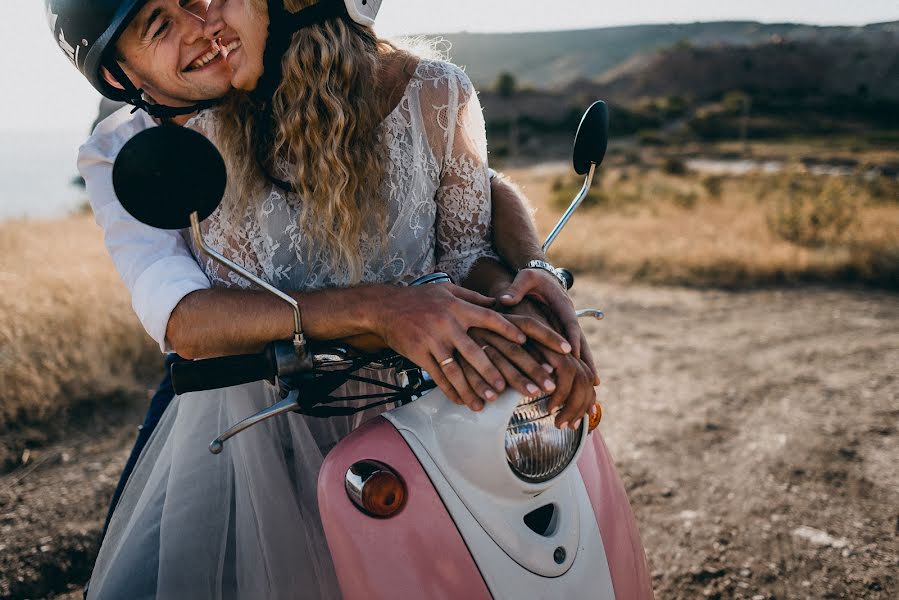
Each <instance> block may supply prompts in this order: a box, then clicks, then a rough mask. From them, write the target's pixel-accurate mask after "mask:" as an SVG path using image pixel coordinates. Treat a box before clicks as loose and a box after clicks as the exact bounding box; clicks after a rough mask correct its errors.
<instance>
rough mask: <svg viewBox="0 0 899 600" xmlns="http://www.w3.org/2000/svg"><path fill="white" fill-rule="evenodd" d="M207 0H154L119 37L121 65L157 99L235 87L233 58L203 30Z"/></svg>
mask: <svg viewBox="0 0 899 600" xmlns="http://www.w3.org/2000/svg"><path fill="white" fill-rule="evenodd" d="M208 5H209V0H149V1H148V2H147V3H146V4H144V6H143V8H141V10H140V12H139V13H138V14H137V16H135V17H134V19H133V20H132V21H131V23H130V24H129V25H128V28H127V29H126V30H125V31H124V32H123V33H122V36H121V37H120V38H119V40H118V43H117V44H116V48H117V50H118V54H119V58H120V59H123V60H120V61H119V62H120V63H121V65H122V69H123V70H124V71H125V73H126V74H127V75H128V78H129V79H130V80H131V82H132V83H133V84H134V85H135V86H136V87H138V88H140V89H143V90H144V92H146V93H147V94H148V95H149V96H150V97H151V98H153V100H154V101H155V102H157V103H158V104H163V105H166V106H189V105H191V104H195V103H197V102H200V101H203V100H212V99H214V98H220V97H222V96H224V95H225V94H226V93H227V92H228V91H229V90H230V89H231V69H230V67H229V66H228V62H227V61H226V60H225V57H224V56H223V55H222V53H221V51H220V49H219V47H218V45H217V44H216V43H215V42H214V41H212V40H209V39H207V38H206V37H204V34H203V26H204V17H205V14H206V8H207V7H208Z"/></svg>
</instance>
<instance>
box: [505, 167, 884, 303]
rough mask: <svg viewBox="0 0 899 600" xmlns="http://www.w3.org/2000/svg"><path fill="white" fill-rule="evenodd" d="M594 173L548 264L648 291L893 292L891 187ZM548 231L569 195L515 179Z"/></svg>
mask: <svg viewBox="0 0 899 600" xmlns="http://www.w3.org/2000/svg"><path fill="white" fill-rule="evenodd" d="M662 165H664V163H661V164H660V165H659V166H658V167H649V166H646V165H640V166H617V167H610V168H606V169H604V170H603V174H602V176H601V177H600V178H599V183H598V187H597V189H596V190H595V191H594V192H593V193H592V195H591V198H590V199H589V201H587V202H585V205H584V209H583V210H582V212H580V213H578V214H577V215H576V216H575V217H574V218H573V219H572V220H571V222H570V224H569V226H568V228H567V229H566V230H565V231H564V232H563V233H562V235H560V236H559V238H558V240H557V242H556V245H555V246H554V247H553V248H552V249H551V251H550V254H551V257H552V258H553V260H554V262H557V263H558V264H561V265H565V266H567V267H570V268H573V269H576V270H579V271H590V272H595V273H598V274H604V275H609V276H617V277H624V278H631V279H639V280H646V281H651V282H657V283H674V284H686V285H714V286H724V287H740V286H753V285H767V284H773V283H793V282H802V281H816V282H833V283H848V282H863V283H867V284H873V285H877V286H882V287H888V288H899V183H897V182H896V181H895V180H894V179H888V178H885V177H871V176H863V175H858V176H851V177H828V176H813V175H809V174H806V173H804V172H802V171H801V169H800V168H799V167H789V168H788V169H787V170H786V171H785V172H784V173H781V174H776V175H764V174H754V173H753V174H747V175H739V176H721V175H700V174H696V173H691V172H687V173H680V171H679V169H675V168H673V167H672V168H662ZM509 174H510V175H511V176H512V177H513V178H514V179H515V180H517V181H519V183H521V184H522V185H523V186H524V187H525V192H526V194H527V195H528V197H529V198H530V199H531V201H532V202H533V204H534V205H535V206H536V208H537V220H538V226H539V228H540V230H541V231H548V230H549V229H550V228H551V227H552V225H553V224H554V223H555V220H556V219H557V218H558V215H559V214H560V213H561V211H562V210H564V208H565V207H566V206H567V205H568V202H570V200H571V197H572V196H573V195H574V193H575V192H576V191H577V190H578V189H579V188H580V184H581V180H580V179H579V178H576V177H574V176H571V175H568V173H567V172H566V171H565V170H564V168H562V167H559V168H558V169H557V170H555V171H553V170H547V169H545V168H541V169H530V170H528V169H518V170H512V171H510V172H509Z"/></svg>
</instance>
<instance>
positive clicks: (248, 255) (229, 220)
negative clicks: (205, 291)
mask: <svg viewBox="0 0 899 600" xmlns="http://www.w3.org/2000/svg"><path fill="white" fill-rule="evenodd" d="M216 119H217V113H216V109H214V108H213V109H207V110H204V111H202V112H200V113H199V114H197V115H196V116H194V117H192V118H191V119H190V120H189V121H188V122H187V123H186V124H185V127H188V128H190V129H193V130H194V131H196V132H198V133H201V134H202V135H203V136H205V137H206V138H207V139H208V140H209V141H211V142H212V143H213V144H214V145H216V146H218V144H217V139H216ZM226 161H227V159H226ZM271 202H272V198H269V199H268V200H267V201H266V202H264V203H261V204H263V205H264V206H267V205H268V204H269V203H271ZM256 217H257V215H256V214H255V212H254V204H253V203H246V204H243V205H241V204H240V203H239V202H237V199H236V198H235V197H234V195H233V193H232V188H231V186H230V185H229V186H228V187H227V188H226V190H225V195H224V197H223V198H222V202H221V204H220V205H219V207H218V208H217V209H216V210H215V212H213V213H212V214H211V215H210V216H209V217H208V218H207V219H206V220H204V221H203V222H202V223H200V231H201V232H202V234H203V240H204V241H205V242H206V244H207V245H208V246H209V247H210V248H212V249H213V250H215V251H216V252H218V253H219V254H221V255H223V256H225V257H226V258H228V259H230V260H232V261H233V262H235V263H237V264H238V265H240V266H241V267H243V268H245V269H247V270H248V271H250V272H251V273H253V274H254V275H256V276H257V277H262V278H263V279H267V277H266V273H264V272H262V270H261V269H260V266H259V265H260V261H259V255H258V254H259V253H258V250H259V248H258V244H259V242H260V240H261V238H262V236H261V235H260V234H259V225H258V222H257V220H256ZM185 233H186V235H185V237H186V238H187V242H188V244H189V246H190V249H191V251H192V252H193V255H194V258H195V259H196V260H197V262H198V263H199V265H200V267H201V268H202V269H203V271H204V272H205V273H206V276H207V277H208V278H209V281H210V282H211V283H212V285H213V286H214V287H236V288H250V287H252V285H253V284H252V283H251V282H250V281H249V280H247V279H244V278H243V277H241V276H240V275H238V274H237V273H235V272H234V271H232V270H231V269H228V268H227V267H225V266H223V265H221V264H219V263H218V262H216V261H214V260H212V259H211V258H209V257H208V256H205V255H203V254H201V253H200V250H199V248H197V246H196V244H195V243H194V240H193V238H192V236H191V235H190V234H189V233H187V232H185Z"/></svg>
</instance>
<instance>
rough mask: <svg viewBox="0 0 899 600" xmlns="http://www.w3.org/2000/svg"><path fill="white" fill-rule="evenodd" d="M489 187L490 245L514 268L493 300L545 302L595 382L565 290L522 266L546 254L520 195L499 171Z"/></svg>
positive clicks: (538, 271) (590, 357) (543, 274)
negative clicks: (490, 212) (509, 277)
mask: <svg viewBox="0 0 899 600" xmlns="http://www.w3.org/2000/svg"><path fill="white" fill-rule="evenodd" d="M490 191H491V195H492V199H493V245H494V247H495V248H496V251H497V253H498V254H499V255H500V257H501V258H502V260H503V262H504V263H505V264H506V265H507V266H509V267H510V268H511V269H512V270H513V272H518V274H517V276H516V277H515V280H514V282H512V284H511V285H509V286H508V287H506V288H505V289H504V290H500V291H499V292H498V293H497V294H496V298H497V300H498V301H499V302H500V303H501V304H503V305H504V306H507V307H513V306H516V305H518V304H519V303H521V302H522V300H524V299H525V298H532V299H534V300H537V301H538V302H540V303H542V304H543V305H545V306H546V307H547V308H548V309H549V311H550V312H551V313H552V314H553V315H554V316H555V318H556V319H557V320H558V322H559V325H560V327H561V331H562V333H564V335H565V337H566V338H567V339H568V341H569V342H571V345H572V347H573V349H574V355H575V356H576V357H578V358H580V359H581V360H583V361H584V363H586V365H587V366H588V368H589V369H590V371H591V373H592V375H593V380H594V381H595V383H596V384H597V385H598V384H599V375H598V374H597V372H596V367H595V365H594V364H593V355H592V353H591V352H590V347H589V346H588V345H587V340H586V337H585V336H584V332H583V330H582V329H581V326H580V324H579V323H578V320H577V315H576V314H575V311H574V305H573V304H572V302H571V298H569V296H568V293H567V291H566V290H564V289H562V286H561V285H560V284H559V281H558V280H557V279H556V278H555V277H553V276H552V275H551V274H550V273H548V272H546V271H543V270H541V269H525V267H526V266H527V264H528V262H529V261H532V260H544V261H545V260H546V255H545V254H544V253H543V243H542V242H541V241H540V238H539V237H538V236H537V230H536V228H535V227H534V222H533V219H531V214H530V211H529V210H528V207H527V202H526V199H525V197H524V195H523V194H522V193H521V190H519V188H518V187H517V186H516V185H514V184H513V183H512V182H511V181H509V180H508V179H507V178H506V177H504V176H503V175H501V174H497V175H496V176H495V177H493V178H492V179H491V185H490ZM522 269H523V270H522ZM519 271H520V272H519Z"/></svg>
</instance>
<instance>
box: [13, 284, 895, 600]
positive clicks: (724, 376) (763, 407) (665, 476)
mask: <svg viewBox="0 0 899 600" xmlns="http://www.w3.org/2000/svg"><path fill="white" fill-rule="evenodd" d="M574 296H575V300H576V303H577V304H578V305H579V306H581V307H586V306H588V305H589V306H598V307H600V308H603V309H604V310H605V311H606V313H607V318H606V320H605V321H603V322H601V323H597V322H591V323H589V324H587V328H588V332H589V334H590V337H591V341H592V346H593V348H594V349H595V351H596V353H597V358H598V363H599V365H600V369H601V374H602V376H603V385H602V387H601V388H600V398H601V401H602V402H603V407H604V413H605V417H604V421H603V424H602V425H601V429H602V431H603V433H604V435H605V436H606V438H607V440H608V442H609V446H610V448H611V449H612V452H613V454H614V455H615V457H616V459H617V461H618V465H619V469H620V471H621V473H622V475H623V477H624V479H625V483H626V484H627V487H628V489H629V491H630V494H631V499H632V502H633V504H634V507H635V510H636V512H637V517H638V520H639V522H640V525H641V529H642V533H643V538H644V542H645V545H646V548H647V553H648V555H649V560H650V563H651V569H652V574H653V583H654V586H655V589H656V593H657V597H658V598H660V599H667V598H697V597H710V598H747V599H755V600H757V599H767V598H861V597H866V598H895V597H897V594H899V588H897V586H899V576H897V572H899V469H897V468H896V462H897V458H899V369H897V366H899V297H897V296H895V295H889V294H882V293H877V292H869V291H864V292H862V291H845V290H842V291H836V290H828V289H823V288H821V289H817V288H804V289H795V290H765V291H753V292H743V293H731V292H720V291H697V290H688V289H679V288H651V287H641V286H620V285H605V284H600V283H598V282H597V281H595V280H589V279H587V278H582V279H580V280H579V281H578V284H577V285H576V287H575V293H574ZM139 418H140V413H139V411H136V410H131V411H121V410H120V411H118V412H117V413H116V414H114V415H111V416H109V415H108V416H106V417H103V418H102V419H101V418H95V419H93V420H88V422H86V423H81V424H80V426H79V427H80V429H79V431H78V432H75V433H73V434H72V435H71V436H70V437H68V438H67V439H66V440H65V441H64V442H63V443H60V444H57V445H55V446H50V447H46V448H44V449H42V450H40V451H34V452H33V456H31V457H30V459H29V464H28V465H26V466H25V467H23V468H20V469H18V470H16V471H14V472H11V473H7V474H6V475H3V476H2V477H0V599H6V598H38V597H49V596H53V595H54V594H55V595H57V597H60V596H59V595H62V596H61V597H67V598H76V597H78V593H77V585H78V584H79V583H80V582H81V581H83V580H84V578H85V577H86V576H87V575H88V573H89V570H90V564H91V560H92V557H93V554H94V552H95V551H96V543H95V540H96V537H97V534H98V532H99V528H100V526H101V521H102V518H103V516H104V514H105V505H106V502H107V498H108V495H109V494H110V493H111V491H112V488H113V486H114V484H115V480H116V478H117V477H118V471H119V469H120V468H121V464H122V463H123V462H124V460H125V458H126V455H127V452H128V448H129V446H130V440H131V438H132V437H133V435H134V424H136V423H137V421H138V420H139ZM123 423H127V425H123Z"/></svg>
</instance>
